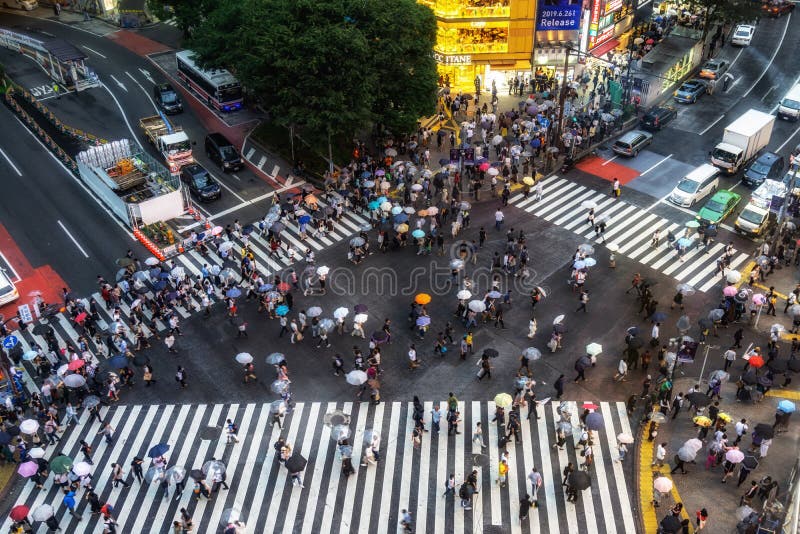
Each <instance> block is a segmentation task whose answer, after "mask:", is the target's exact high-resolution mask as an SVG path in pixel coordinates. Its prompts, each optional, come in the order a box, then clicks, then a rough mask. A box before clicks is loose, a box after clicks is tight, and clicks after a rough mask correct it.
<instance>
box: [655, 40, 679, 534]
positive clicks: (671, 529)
mask: <svg viewBox="0 0 800 534" xmlns="http://www.w3.org/2000/svg"><path fill="white" fill-rule="evenodd" d="M648 40H651V39H648ZM659 524H660V525H661V532H663V533H664V534H678V532H679V531H680V530H681V529H682V528H683V526H682V525H681V520H680V518H679V517H676V516H674V515H672V514H670V515H668V516H665V517H664V519H662V520H661V522H660V523H659Z"/></svg>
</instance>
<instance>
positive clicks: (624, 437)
mask: <svg viewBox="0 0 800 534" xmlns="http://www.w3.org/2000/svg"><path fill="white" fill-rule="evenodd" d="M617 441H618V442H620V443H625V444H627V445H630V444H631V443H633V436H631V435H630V434H628V433H627V432H623V433H622V434H619V435H617Z"/></svg>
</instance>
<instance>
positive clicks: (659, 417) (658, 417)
mask: <svg viewBox="0 0 800 534" xmlns="http://www.w3.org/2000/svg"><path fill="white" fill-rule="evenodd" d="M648 417H649V418H650V420H651V421H655V422H656V423H658V424H659V425H660V424H661V423H663V422H665V421H666V420H667V416H666V415H664V414H663V413H661V412H652V413H651V414H650V415H649V416H648Z"/></svg>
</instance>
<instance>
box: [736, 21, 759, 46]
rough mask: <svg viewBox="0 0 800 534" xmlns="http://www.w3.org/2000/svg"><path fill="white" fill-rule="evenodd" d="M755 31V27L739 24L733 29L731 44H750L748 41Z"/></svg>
mask: <svg viewBox="0 0 800 534" xmlns="http://www.w3.org/2000/svg"><path fill="white" fill-rule="evenodd" d="M754 33H756V27H755V26H751V25H750V24H739V25H738V26H736V29H735V30H734V31H733V37H731V44H733V45H737V46H750V41H752V40H753V34H754Z"/></svg>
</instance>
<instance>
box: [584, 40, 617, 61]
mask: <svg viewBox="0 0 800 534" xmlns="http://www.w3.org/2000/svg"><path fill="white" fill-rule="evenodd" d="M618 46H619V40H618V39H611V40H610V41H606V42H605V43H603V44H601V45H600V46H596V47H594V48H592V49H591V50H590V51H589V53H590V54H591V55H593V56H594V57H596V58H602V57H603V56H604V55H606V53H608V52H609V51H610V50H614V49H615V48H616V47H618Z"/></svg>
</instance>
